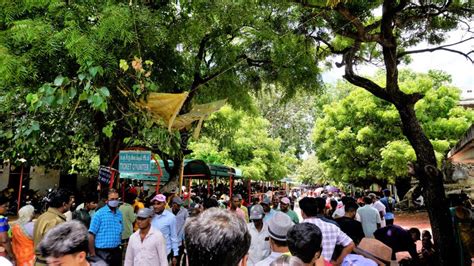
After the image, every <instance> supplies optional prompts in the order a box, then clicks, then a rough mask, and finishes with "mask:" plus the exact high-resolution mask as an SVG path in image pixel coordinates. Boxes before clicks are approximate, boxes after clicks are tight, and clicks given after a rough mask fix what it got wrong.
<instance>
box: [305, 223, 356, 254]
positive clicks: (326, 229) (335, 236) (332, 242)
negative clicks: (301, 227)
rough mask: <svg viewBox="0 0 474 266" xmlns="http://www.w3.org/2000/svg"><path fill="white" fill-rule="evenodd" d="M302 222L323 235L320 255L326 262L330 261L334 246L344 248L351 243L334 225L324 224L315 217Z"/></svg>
mask: <svg viewBox="0 0 474 266" xmlns="http://www.w3.org/2000/svg"><path fill="white" fill-rule="evenodd" d="M303 222H305V223H312V224H315V225H316V226H318V227H319V229H320V230H321V233H322V234H323V243H322V245H323V254H322V255H323V258H324V259H325V260H326V261H331V257H332V254H333V253H334V247H335V246H336V244H339V245H342V246H344V247H345V246H347V245H349V244H350V243H351V242H352V239H351V238H350V237H348V236H347V235H346V234H345V233H344V232H343V231H342V230H341V229H339V227H337V226H335V225H334V224H331V223H327V222H324V221H322V220H321V219H319V218H315V217H311V218H307V219H305V220H304V221H303Z"/></svg>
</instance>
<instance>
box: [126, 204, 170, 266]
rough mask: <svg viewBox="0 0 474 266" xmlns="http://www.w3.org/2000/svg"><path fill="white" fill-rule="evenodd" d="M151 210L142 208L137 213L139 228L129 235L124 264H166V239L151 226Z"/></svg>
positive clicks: (131, 265) (164, 265) (135, 265)
mask: <svg viewBox="0 0 474 266" xmlns="http://www.w3.org/2000/svg"><path fill="white" fill-rule="evenodd" d="M152 216H153V210H151V209H148V208H144V209H140V210H139V211H138V213H137V224H138V227H139V228H140V230H138V231H136V232H135V233H133V234H132V236H130V239H129V241H128V247H127V253H126V255H125V266H152V265H153V266H155V265H162V266H167V265H168V260H167V254H166V241H165V238H164V237H163V234H162V233H161V232H160V231H158V230H154V229H153V228H151V217H152Z"/></svg>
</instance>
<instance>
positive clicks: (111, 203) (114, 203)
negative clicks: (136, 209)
mask: <svg viewBox="0 0 474 266" xmlns="http://www.w3.org/2000/svg"><path fill="white" fill-rule="evenodd" d="M107 204H108V205H109V207H112V208H117V207H118V206H119V201H118V200H109V202H108V203H107Z"/></svg>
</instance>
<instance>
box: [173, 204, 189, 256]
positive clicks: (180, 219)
mask: <svg viewBox="0 0 474 266" xmlns="http://www.w3.org/2000/svg"><path fill="white" fill-rule="evenodd" d="M183 204H184V202H183V200H182V199H181V198H180V197H178V196H175V197H174V198H173V200H172V201H171V212H172V213H173V214H174V215H175V216H176V234H177V236H178V241H179V255H178V264H179V261H180V260H181V256H182V255H183V253H184V245H183V242H184V224H185V223H186V219H188V217H189V212H188V210H187V209H186V208H183V207H182V206H183Z"/></svg>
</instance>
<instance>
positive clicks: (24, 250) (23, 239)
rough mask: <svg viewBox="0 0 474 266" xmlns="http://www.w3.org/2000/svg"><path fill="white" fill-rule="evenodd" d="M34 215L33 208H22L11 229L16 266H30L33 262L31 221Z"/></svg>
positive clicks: (32, 224)
mask: <svg viewBox="0 0 474 266" xmlns="http://www.w3.org/2000/svg"><path fill="white" fill-rule="evenodd" d="M34 213H35V209H34V208H33V206H31V205H26V206H23V207H22V208H21V209H20V211H18V220H17V221H16V222H15V224H14V225H13V227H12V245H13V253H14V254H15V256H16V265H18V266H32V265H34V262H35V250H34V244H33V228H34V223H33V222H32V221H31V220H32V219H33V215H34Z"/></svg>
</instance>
